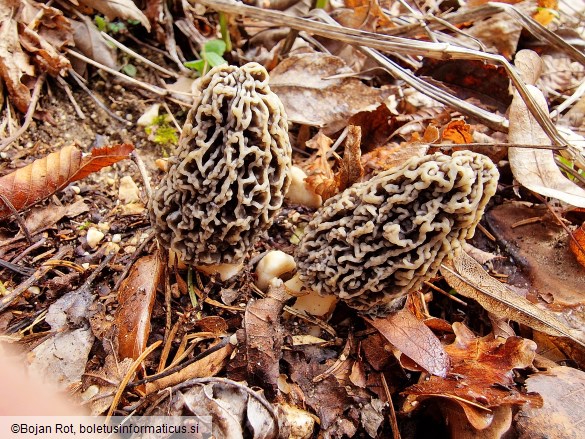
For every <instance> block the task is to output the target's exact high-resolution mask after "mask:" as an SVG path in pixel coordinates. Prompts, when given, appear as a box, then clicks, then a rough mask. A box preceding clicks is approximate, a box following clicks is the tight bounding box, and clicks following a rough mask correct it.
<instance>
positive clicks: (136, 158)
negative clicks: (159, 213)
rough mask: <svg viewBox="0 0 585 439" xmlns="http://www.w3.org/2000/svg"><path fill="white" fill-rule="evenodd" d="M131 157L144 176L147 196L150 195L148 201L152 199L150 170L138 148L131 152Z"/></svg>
mask: <svg viewBox="0 0 585 439" xmlns="http://www.w3.org/2000/svg"><path fill="white" fill-rule="evenodd" d="M130 158H131V159H132V161H133V162H134V163H136V166H138V171H139V172H140V176H141V177H142V181H143V183H144V190H145V191H146V196H147V197H148V201H149V202H150V200H151V199H152V187H151V186H150V177H149V176H148V171H147V170H146V165H145V164H144V161H142V159H141V158H140V156H139V155H138V153H137V152H136V150H134V151H132V152H131V153H130Z"/></svg>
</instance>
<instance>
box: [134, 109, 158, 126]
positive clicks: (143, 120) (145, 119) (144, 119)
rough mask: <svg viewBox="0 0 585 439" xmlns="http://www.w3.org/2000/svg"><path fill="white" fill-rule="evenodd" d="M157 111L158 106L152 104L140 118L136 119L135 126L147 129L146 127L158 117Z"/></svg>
mask: <svg viewBox="0 0 585 439" xmlns="http://www.w3.org/2000/svg"><path fill="white" fill-rule="evenodd" d="M159 109H160V104H154V105H151V106H150V107H148V108H147V109H146V111H145V112H144V113H143V114H142V116H140V117H139V118H138V120H137V121H136V125H138V126H139V127H147V126H148V125H152V124H153V123H154V120H155V119H156V118H157V117H158V111H159Z"/></svg>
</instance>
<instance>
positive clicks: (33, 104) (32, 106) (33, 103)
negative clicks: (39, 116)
mask: <svg viewBox="0 0 585 439" xmlns="http://www.w3.org/2000/svg"><path fill="white" fill-rule="evenodd" d="M46 78H47V74H46V73H42V74H41V76H39V79H37V82H36V83H35V88H34V90H33V94H32V96H31V98H30V103H29V104H28V110H27V111H26V116H25V117H24V123H23V124H22V126H21V127H20V128H19V129H18V130H17V131H16V133H14V134H13V135H12V136H10V137H8V138H7V139H4V140H3V141H2V143H0V151H4V150H5V149H6V147H7V146H8V145H10V144H11V143H12V142H14V141H15V140H16V139H18V138H19V137H20V136H21V135H22V134H23V133H24V132H25V131H26V130H27V129H28V126H29V125H30V123H31V122H32V118H33V115H34V114H35V110H36V108H37V103H38V101H39V97H40V95H41V88H42V86H43V84H44V83H45V79H46Z"/></svg>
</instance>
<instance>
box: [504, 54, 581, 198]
mask: <svg viewBox="0 0 585 439" xmlns="http://www.w3.org/2000/svg"><path fill="white" fill-rule="evenodd" d="M535 56H536V57H538V55H536V54H534V52H532V51H529V50H522V51H520V52H518V54H517V56H516V58H517V59H518V61H517V62H516V63H517V65H519V66H520V67H523V68H525V69H526V70H530V68H531V67H532V68H533V66H534V65H535V64H536V63H537V61H536V60H534V59H533V58H534V57H535ZM525 58H526V59H525ZM533 74H534V71H533V70H532V71H528V72H526V74H525V76H528V77H529V79H531V80H534V79H535V78H534V77H533V76H534V75H533ZM527 87H528V90H529V91H530V93H531V94H532V96H533V97H534V99H535V101H536V102H537V104H538V106H539V107H540V108H541V109H542V110H543V111H544V112H545V113H546V114H548V106H547V103H546V99H545V98H544V96H543V94H542V92H541V91H540V90H539V89H538V88H536V87H535V86H532V85H527ZM509 118H510V131H509V134H508V139H509V141H510V143H517V144H528V145H530V144H532V145H550V139H549V137H548V135H547V134H546V133H545V131H544V130H543V128H542V127H541V126H540V125H539V124H538V122H537V121H536V119H535V118H534V116H532V113H531V112H530V110H529V109H528V107H527V106H526V103H525V102H524V100H523V99H522V97H521V96H520V94H519V93H518V92H516V93H515V94H514V98H513V99H512V104H511V105H510V116H509ZM508 157H509V159H510V168H511V169H512V173H513V174H514V178H515V179H516V180H518V182H519V183H520V184H521V185H522V186H524V187H526V188H528V189H530V190H531V191H534V192H536V193H538V194H540V195H544V196H545V197H553V198H557V199H559V200H562V201H564V202H566V203H569V204H571V205H573V206H577V207H585V190H583V189H581V188H580V187H579V186H577V185H576V184H575V183H573V182H572V181H571V180H569V179H567V178H566V177H565V176H564V175H563V174H562V172H561V171H560V169H559V168H558V166H557V164H556V163H555V159H554V155H553V152H552V151H550V150H545V149H531V148H509V150H508Z"/></svg>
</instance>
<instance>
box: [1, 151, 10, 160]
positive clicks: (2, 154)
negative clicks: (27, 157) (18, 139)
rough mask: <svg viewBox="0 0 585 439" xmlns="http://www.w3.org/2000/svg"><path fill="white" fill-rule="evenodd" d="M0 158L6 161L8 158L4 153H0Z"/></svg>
mask: <svg viewBox="0 0 585 439" xmlns="http://www.w3.org/2000/svg"><path fill="white" fill-rule="evenodd" d="M0 158H2V159H7V158H8V154H6V153H5V152H0Z"/></svg>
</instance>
